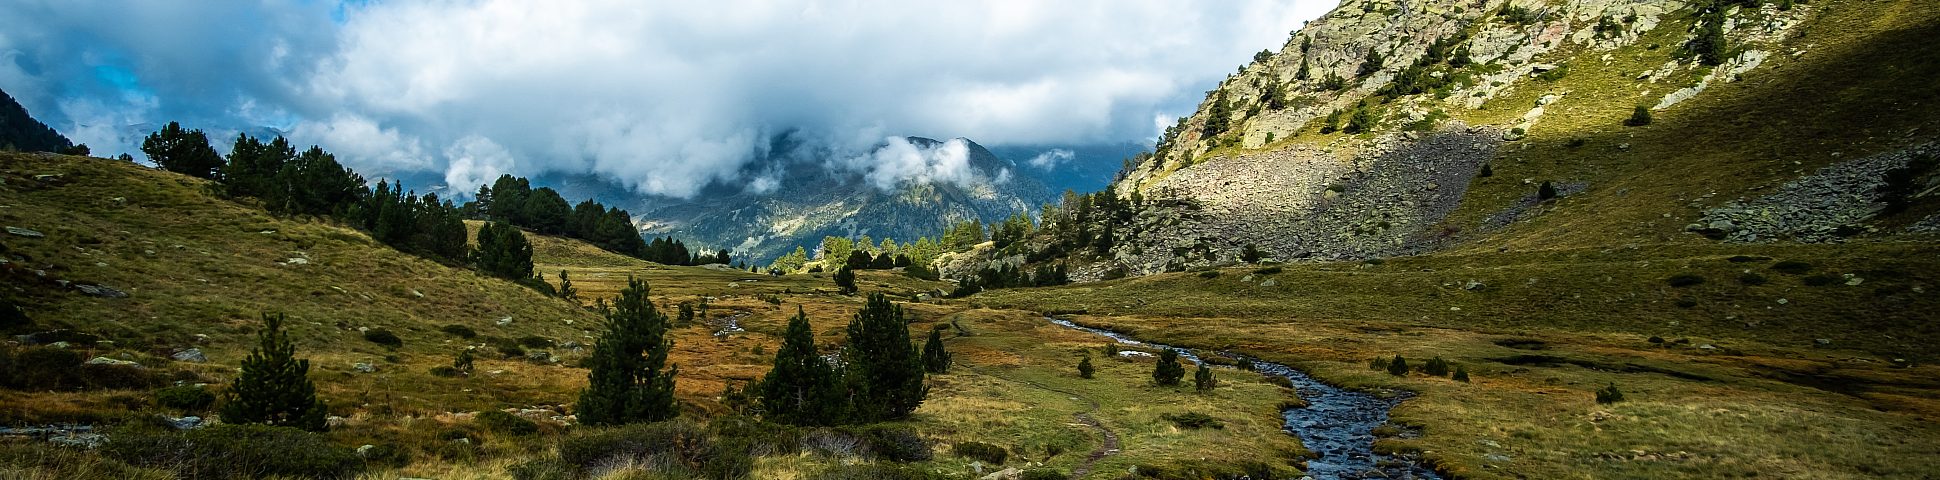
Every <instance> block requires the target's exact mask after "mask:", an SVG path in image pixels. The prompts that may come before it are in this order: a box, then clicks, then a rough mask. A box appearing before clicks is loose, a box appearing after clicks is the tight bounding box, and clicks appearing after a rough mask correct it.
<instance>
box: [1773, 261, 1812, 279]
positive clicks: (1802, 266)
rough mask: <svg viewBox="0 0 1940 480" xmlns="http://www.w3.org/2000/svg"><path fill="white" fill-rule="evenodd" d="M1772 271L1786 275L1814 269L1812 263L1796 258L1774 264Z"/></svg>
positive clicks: (1802, 273) (1803, 272)
mask: <svg viewBox="0 0 1940 480" xmlns="http://www.w3.org/2000/svg"><path fill="white" fill-rule="evenodd" d="M1772 271H1774V272H1778V273H1783V274H1786V275H1804V274H1806V273H1807V272H1811V271H1812V264H1810V263H1805V262H1800V261H1796V260H1786V261H1783V262H1778V263H1774V264H1772Z"/></svg>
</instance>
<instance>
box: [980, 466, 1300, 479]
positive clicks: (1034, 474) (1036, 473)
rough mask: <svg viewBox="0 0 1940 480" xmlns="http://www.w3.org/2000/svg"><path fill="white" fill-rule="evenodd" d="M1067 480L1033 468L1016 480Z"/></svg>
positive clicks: (1052, 471) (1062, 476)
mask: <svg viewBox="0 0 1940 480" xmlns="http://www.w3.org/2000/svg"><path fill="white" fill-rule="evenodd" d="M1069 478H1071V476H1070V475H1065V474H1064V472H1062V471H1058V470H1056V469H1050V468H1033V469H1030V470H1025V471H1024V474H1023V475H1019V476H1017V480H1066V479H1069ZM1261 478H1265V477H1261Z"/></svg>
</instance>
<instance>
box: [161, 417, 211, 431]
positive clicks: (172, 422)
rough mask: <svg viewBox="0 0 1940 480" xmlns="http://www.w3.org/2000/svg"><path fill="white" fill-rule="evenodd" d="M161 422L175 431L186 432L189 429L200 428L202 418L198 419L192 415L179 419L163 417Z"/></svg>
mask: <svg viewBox="0 0 1940 480" xmlns="http://www.w3.org/2000/svg"><path fill="white" fill-rule="evenodd" d="M162 421H164V422H168V426H169V427H170V428H174V429H176V430H188V429H191V428H196V427H200V426H202V417H198V416H194V415H190V416H186V417H180V418H176V417H170V416H167V415H163V416H162Z"/></svg>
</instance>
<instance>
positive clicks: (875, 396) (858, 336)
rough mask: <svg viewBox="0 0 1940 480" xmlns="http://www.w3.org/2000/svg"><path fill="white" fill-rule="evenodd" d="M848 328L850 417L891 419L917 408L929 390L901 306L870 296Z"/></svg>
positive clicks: (847, 363) (856, 418)
mask: <svg viewBox="0 0 1940 480" xmlns="http://www.w3.org/2000/svg"><path fill="white" fill-rule="evenodd" d="M848 330H849V331H848V333H849V345H848V348H847V349H846V350H845V351H844V352H843V355H842V358H843V361H844V362H845V363H846V365H844V368H845V369H846V370H847V380H848V387H849V395H850V397H851V398H853V399H854V402H853V403H852V405H851V407H852V408H853V411H854V415H855V420H857V421H859V422H863V423H868V422H880V421H885V420H896V419H901V418H904V417H908V416H909V414H910V412H914V411H916V407H917V406H918V405H922V404H923V397H924V396H925V395H928V394H929V390H930V388H929V386H928V385H924V384H923V363H922V361H921V359H919V358H917V352H916V346H915V345H913V344H911V343H910V340H909V321H908V320H906V319H905V318H904V317H903V307H900V306H897V305H895V304H893V303H890V302H889V297H885V296H883V295H882V294H880V293H877V294H871V295H869V301H868V303H866V304H865V305H863V307H862V311H860V312H856V314H855V319H854V320H853V321H850V322H849V329H848Z"/></svg>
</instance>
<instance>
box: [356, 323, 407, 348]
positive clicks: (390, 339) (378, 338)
mask: <svg viewBox="0 0 1940 480" xmlns="http://www.w3.org/2000/svg"><path fill="white" fill-rule="evenodd" d="M364 340H368V341H370V343H375V344H378V345H383V346H386V347H391V348H397V347H402V346H404V339H402V338H397V334H395V333H391V331H390V330H385V329H382V328H373V329H370V330H365V331H364Z"/></svg>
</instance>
